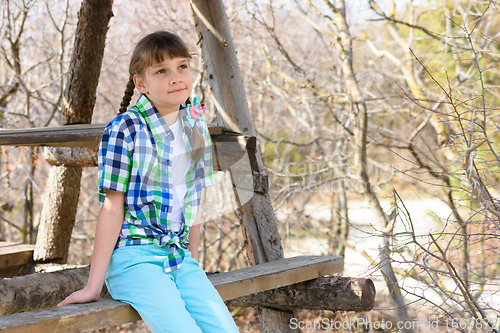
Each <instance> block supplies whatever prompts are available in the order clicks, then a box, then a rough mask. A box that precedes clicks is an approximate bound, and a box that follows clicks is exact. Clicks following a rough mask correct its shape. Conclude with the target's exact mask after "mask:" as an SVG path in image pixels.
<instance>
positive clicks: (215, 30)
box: [190, 0, 300, 332]
mask: <svg viewBox="0 0 500 333" xmlns="http://www.w3.org/2000/svg"><path fill="white" fill-rule="evenodd" d="M190 2H191V7H192V9H193V13H194V17H195V22H196V26H197V29H198V31H199V33H200V41H201V46H202V48H201V49H202V53H203V60H204V62H205V68H206V72H207V77H208V79H209V83H210V87H211V89H212V92H213V94H212V96H213V101H214V104H215V105H216V107H217V110H216V111H217V124H218V125H219V126H222V127H226V128H230V129H232V130H234V131H236V132H239V133H242V134H243V135H245V136H246V137H247V138H248V139H249V141H250V142H251V141H252V140H253V142H255V144H254V145H253V149H248V156H249V159H250V164H251V166H252V175H253V178H254V182H256V183H259V184H261V183H263V182H265V181H266V180H267V179H266V175H265V169H264V165H263V163H262V158H261V155H260V151H259V148H258V146H257V145H256V138H255V135H256V134H255V128H254V126H253V120H252V117H251V114H250V110H249V108H248V102H247V98H246V94H245V88H244V85H243V79H242V77H241V73H240V67H239V64H238V59H237V57H236V49H235V47H234V43H233V39H232V36H231V31H230V29H229V21H228V19H227V14H226V11H225V8H224V4H223V2H222V1H221V0H211V1H207V0H191V1H190ZM231 178H232V179H233V184H234V180H235V179H236V178H237V177H234V175H231ZM234 185H235V186H234V188H235V189H236V188H237V187H238V186H237V184H234ZM266 189H267V186H262V192H254V195H253V197H252V198H251V199H250V201H248V202H247V203H242V202H240V201H239V199H238V193H237V192H236V190H235V196H236V199H237V200H238V206H239V211H240V212H241V216H240V218H241V224H242V226H243V229H244V233H245V238H246V240H247V244H248V251H247V253H248V256H249V258H250V260H251V262H252V263H253V264H259V263H263V262H267V261H272V260H277V259H280V258H283V248H282V245H281V238H280V236H279V232H278V225H277V223H276V217H275V215H274V209H273V207H272V203H271V197H270V195H269V192H268V191H267V190H266ZM293 317H296V315H295V314H293V313H290V312H281V311H277V310H273V309H266V308H264V309H263V310H262V313H261V331H262V332H268V331H269V330H270V329H271V327H272V330H271V331H272V332H288V331H290V330H291V329H290V320H291V319H292V318H293ZM294 331H295V332H300V329H297V330H294Z"/></svg>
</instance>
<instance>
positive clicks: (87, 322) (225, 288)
mask: <svg viewBox="0 0 500 333" xmlns="http://www.w3.org/2000/svg"><path fill="white" fill-rule="evenodd" d="M342 268H343V258H342V257H336V256H300V257H294V258H286V259H281V260H277V261H272V262H267V263H263V264H259V265H255V266H251V267H246V268H242V269H238V270H234V271H230V272H224V273H215V274H211V275H209V276H208V277H209V279H210V281H211V282H212V284H213V285H214V286H215V288H216V289H217V291H218V292H219V294H220V295H221V297H222V299H223V300H229V299H234V298H237V297H241V296H246V295H251V294H254V293H257V292H261V291H266V290H271V289H275V288H279V287H283V286H288V285H292V284H295V283H300V282H303V281H308V280H312V279H316V278H318V277H321V276H324V275H330V274H335V273H339V272H341V271H342ZM139 319H140V317H139V315H138V314H137V312H136V311H135V310H134V309H133V308H132V307H131V306H130V305H128V304H125V303H122V302H118V301H114V300H112V299H111V298H109V297H106V298H101V299H100V300H99V301H97V302H95V303H87V304H71V305H66V306H62V307H54V308H48V309H42V310H35V311H30V312H23V313H17V314H11V315H6V316H2V317H0V332H9V333H18V332H19V333H44V332H51V333H52V332H61V333H63V332H64V333H70V332H88V331H92V330H96V329H100V328H104V327H109V326H116V325H121V324H125V323H128V322H132V321H136V320H139Z"/></svg>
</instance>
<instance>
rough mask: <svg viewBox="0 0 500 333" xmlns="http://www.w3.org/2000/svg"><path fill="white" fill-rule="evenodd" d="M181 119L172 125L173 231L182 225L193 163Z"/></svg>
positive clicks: (171, 222)
mask: <svg viewBox="0 0 500 333" xmlns="http://www.w3.org/2000/svg"><path fill="white" fill-rule="evenodd" d="M180 123H181V121H180V120H179V119H177V120H176V121H175V123H174V124H172V125H170V126H169V127H170V129H171V130H172V132H173V133H174V137H175V139H174V141H173V142H172V145H173V152H172V155H171V161H172V185H173V189H172V195H173V200H172V213H171V215H170V226H171V229H172V231H174V232H178V231H179V230H180V228H181V225H182V220H183V216H182V214H183V213H182V207H184V202H185V200H186V193H187V187H186V174H187V172H188V169H189V167H190V165H191V158H190V157H189V154H188V152H187V149H186V145H185V144H184V140H182V129H181V126H180Z"/></svg>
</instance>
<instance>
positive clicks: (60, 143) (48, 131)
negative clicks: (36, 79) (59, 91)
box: [0, 124, 234, 148]
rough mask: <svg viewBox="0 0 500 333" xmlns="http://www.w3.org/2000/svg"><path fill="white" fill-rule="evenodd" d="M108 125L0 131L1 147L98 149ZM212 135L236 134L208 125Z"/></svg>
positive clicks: (214, 125)
mask: <svg viewBox="0 0 500 333" xmlns="http://www.w3.org/2000/svg"><path fill="white" fill-rule="evenodd" d="M105 127H106V124H86V125H66V126H58V127H37V128H27V129H24V128H23V129H13V130H0V146H47V147H90V148H96V147H97V146H98V145H99V142H100V141H101V137H102V133H103V132H104V128H105ZM208 131H209V132H210V135H217V134H222V133H223V132H225V133H234V132H231V131H229V130H225V129H223V128H221V127H219V126H217V125H216V124H208Z"/></svg>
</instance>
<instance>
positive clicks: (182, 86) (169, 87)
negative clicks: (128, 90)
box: [134, 55, 193, 116]
mask: <svg viewBox="0 0 500 333" xmlns="http://www.w3.org/2000/svg"><path fill="white" fill-rule="evenodd" d="M163 59H164V60H163V62H161V63H158V64H154V65H152V66H150V67H148V68H147V69H146V71H145V73H144V75H143V76H140V75H134V83H135V86H136V87H137V90H139V91H140V92H141V93H143V94H145V95H146V96H147V97H148V98H149V100H150V101H151V102H153V104H154V106H155V107H156V109H157V110H158V112H160V114H161V115H162V116H164V115H166V114H169V113H172V112H175V111H179V106H180V105H181V104H183V103H184V102H186V100H187V99H188V97H189V96H190V95H191V89H192V87H193V80H192V78H191V70H190V69H189V61H188V59H187V58H173V59H172V58H170V57H168V56H167V55H166V56H165V57H164V58H163Z"/></svg>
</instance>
